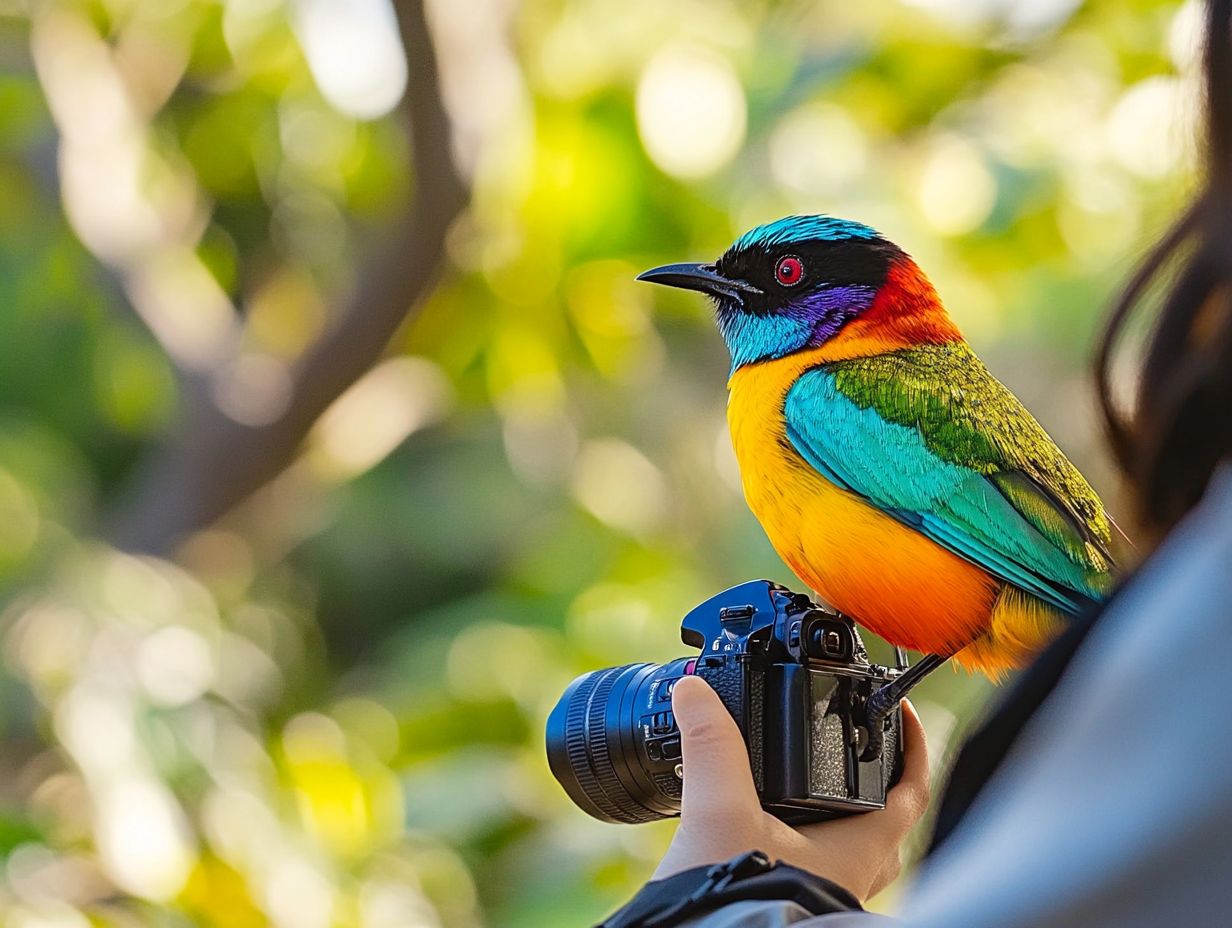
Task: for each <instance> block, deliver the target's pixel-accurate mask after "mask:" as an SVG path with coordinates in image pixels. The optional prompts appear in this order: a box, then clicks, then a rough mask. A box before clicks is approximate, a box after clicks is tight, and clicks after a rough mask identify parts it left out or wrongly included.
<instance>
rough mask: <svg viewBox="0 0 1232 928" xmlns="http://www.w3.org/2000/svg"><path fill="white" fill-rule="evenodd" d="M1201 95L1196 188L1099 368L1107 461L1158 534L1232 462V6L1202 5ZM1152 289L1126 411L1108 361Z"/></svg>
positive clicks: (1123, 305) (1101, 354)
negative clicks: (1200, 168)
mask: <svg viewBox="0 0 1232 928" xmlns="http://www.w3.org/2000/svg"><path fill="white" fill-rule="evenodd" d="M1205 92H1206V139H1205V156H1204V157H1205V164H1204V169H1205V172H1204V173H1205V176H1204V179H1203V183H1202V187H1201V189H1200V191H1199V192H1198V194H1197V195H1196V196H1195V198H1194V201H1193V203H1192V204H1191V205H1190V206H1189V208H1188V209H1187V210H1186V211H1185V212H1184V214H1183V215H1182V216H1181V218H1180V219H1179V220H1178V221H1177V222H1176V224H1175V225H1174V226H1173V227H1172V229H1171V230H1170V231H1169V232H1168V234H1167V235H1166V236H1165V237H1164V238H1163V240H1162V241H1161V242H1160V243H1159V244H1158V245H1156V246H1155V248H1154V250H1153V251H1152V252H1151V253H1150V254H1149V255H1148V256H1147V258H1146V260H1145V261H1143V263H1142V265H1141V267H1139V268H1138V270H1137V272H1136V273H1135V274H1134V275H1133V277H1132V278H1131V279H1130V281H1129V283H1128V285H1127V286H1126V287H1125V291H1124V293H1123V294H1122V295H1121V297H1120V299H1119V301H1118V302H1117V304H1116V306H1115V308H1114V309H1113V312H1112V315H1111V317H1110V318H1109V320H1108V324H1107V327H1106V329H1105V331H1104V334H1103V338H1102V340H1101V342H1100V345H1099V350H1098V353H1097V356H1096V360H1095V370H1096V376H1097V378H1098V386H1099V398H1100V403H1101V405H1102V407H1103V414H1104V421H1105V423H1106V426H1107V430H1108V435H1109V438H1110V441H1111V443H1112V449H1113V453H1114V454H1115V456H1116V458H1117V461H1118V463H1119V464H1120V465H1121V468H1122V470H1123V471H1124V472H1125V474H1126V476H1127V477H1128V478H1129V480H1130V482H1131V484H1132V485H1133V488H1134V490H1135V491H1136V496H1137V501H1138V505H1139V508H1140V512H1139V516H1140V518H1141V519H1142V521H1143V522H1144V523H1145V526H1146V527H1148V528H1151V529H1154V530H1157V531H1161V532H1162V531H1165V530H1167V529H1169V528H1171V527H1172V526H1173V525H1175V524H1176V522H1177V521H1179V520H1180V518H1181V517H1182V516H1184V515H1185V513H1186V512H1188V511H1189V510H1190V509H1191V508H1192V507H1193V506H1194V504H1195V503H1197V502H1198V500H1199V499H1200V498H1201V496H1202V494H1203V492H1204V491H1205V489H1206V486H1207V483H1208V482H1209V481H1210V478H1211V474H1212V473H1213V472H1214V470H1215V468H1216V466H1217V465H1218V464H1219V462H1220V461H1221V460H1223V459H1224V458H1227V457H1228V456H1229V455H1230V454H1232V0H1209V2H1208V6H1207V17H1206V53H1205ZM1156 284H1163V285H1164V287H1165V293H1164V295H1163V297H1162V299H1161V301H1160V302H1161V308H1160V311H1159V315H1158V317H1157V318H1156V320H1155V322H1154V326H1153V330H1152V332H1151V335H1150V337H1149V340H1148V342H1147V346H1146V349H1145V353H1144V357H1143V360H1142V367H1141V379H1140V381H1139V383H1138V386H1137V397H1136V401H1135V403H1134V406H1133V409H1132V411H1131V412H1129V413H1128V414H1127V413H1125V412H1123V411H1122V410H1120V409H1118V408H1117V404H1116V401H1115V399H1114V397H1113V395H1112V384H1111V375H1110V366H1111V358H1112V355H1113V351H1114V349H1115V347H1116V345H1117V343H1118V341H1119V339H1120V337H1121V335H1122V333H1123V331H1124V329H1125V326H1126V322H1127V321H1128V319H1129V317H1130V315H1131V314H1132V311H1133V310H1134V308H1135V307H1136V306H1138V305H1139V304H1140V303H1142V302H1143V301H1144V298H1145V296H1146V293H1147V291H1148V290H1150V289H1151V288H1152V286H1153V285H1156Z"/></svg>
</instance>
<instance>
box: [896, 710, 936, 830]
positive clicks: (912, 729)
mask: <svg viewBox="0 0 1232 928" xmlns="http://www.w3.org/2000/svg"><path fill="white" fill-rule="evenodd" d="M902 707H903V774H902V776H901V777H900V778H899V780H898V782H897V783H896V784H895V785H894V788H893V789H891V790H890V792H889V795H887V796H886V808H887V809H893V810H895V811H898V812H901V813H906V814H907V815H908V816H910V818H911V821H912V822H914V821H915V819H917V818H919V817H920V816H921V815H922V814H923V813H924V809H925V808H926V807H927V806H928V798H929V776H928V740H927V737H926V736H925V734H924V726H923V724H921V722H920V716H919V714H918V713H917V712H916V711H915V706H913V705H912V704H911V703H910V702H909V701H908V700H906V699H904V700H903V702H902Z"/></svg>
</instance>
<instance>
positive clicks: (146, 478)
mask: <svg viewBox="0 0 1232 928" xmlns="http://www.w3.org/2000/svg"><path fill="white" fill-rule="evenodd" d="M395 9H396V10H397V15H398V23H399V30H400V33H401V36H402V42H403V45H404V47H405V50H406V55H407V62H408V68H409V74H408V81H407V90H406V94H405V96H404V98H403V101H402V104H401V110H402V114H403V117H404V118H405V119H406V120H407V121H408V123H409V126H410V130H411V134H412V151H413V156H412V158H413V164H412V167H413V172H414V187H413V204H412V207H411V209H409V210H408V211H407V212H406V213H405V214H404V215H403V216H401V217H400V218H399V219H398V220H397V221H396V222H395V223H394V225H393V227H392V228H390V229H389V230H388V231H387V232H386V233H385V234H384V236H383V240H382V244H381V245H380V246H379V247H378V251H377V254H376V255H374V260H373V261H372V262H371V264H370V266H369V267H368V269H367V270H366V272H364V273H363V274H361V276H360V280H359V283H358V285H357V286H356V287H355V288H354V292H353V293H352V294H351V296H350V298H349V299H348V301H347V303H346V305H345V306H343V307H342V308H341V309H340V311H339V312H337V313H336V314H334V316H333V321H332V324H331V325H329V326H328V327H327V328H326V329H325V331H323V332H322V334H321V335H320V337H319V338H318V339H317V340H316V342H315V343H313V344H312V345H310V346H309V347H308V348H307V349H306V350H305V351H304V353H303V354H302V355H301V357H300V358H299V360H298V361H297V362H296V364H295V365H294V367H293V368H292V371H291V386H290V393H289V398H288V400H287V402H286V404H285V407H284V409H283V411H282V413H281V414H280V415H278V416H277V418H275V419H274V420H273V421H271V422H269V423H267V424H262V425H255V426H253V425H245V424H243V423H240V422H237V421H236V420H235V419H233V418H231V417H230V416H228V415H227V414H226V413H225V412H224V411H223V410H222V409H221V408H220V406H219V404H218V402H217V401H216V399H215V398H214V395H213V394H214V391H213V389H212V383H211V378H209V377H202V378H194V379H193V380H191V381H186V384H187V386H186V391H185V396H184V398H183V411H182V415H181V416H180V418H179V422H178V425H177V426H176V427H175V428H174V431H173V432H172V434H171V435H170V436H169V438H168V440H167V442H166V443H165V444H164V445H163V446H162V447H160V448H159V449H158V450H157V451H156V452H155V453H154V454H153V456H152V457H151V459H150V460H149V461H148V462H147V463H146V464H145V465H144V466H142V467H139V468H138V471H137V473H136V475H135V479H134V481H133V489H132V491H131V492H130V494H129V495H128V496H127V497H126V498H125V499H124V500H123V502H122V505H121V506H120V508H119V509H118V510H117V511H116V513H115V514H114V516H113V518H112V519H111V524H110V531H109V532H108V535H109V537H110V540H111V541H113V542H114V543H115V544H117V545H119V546H120V547H123V548H126V549H129V550H135V551H144V552H148V553H155V554H167V553H170V552H171V551H172V549H173V548H174V546H175V545H176V543H177V542H178V541H179V540H180V539H182V538H184V537H185V536H187V535H188V534H190V533H192V532H194V531H196V530H199V529H201V528H204V527H206V526H208V525H210V524H212V523H213V522H214V521H215V520H217V519H218V518H219V517H220V516H222V515H224V514H225V513H226V512H228V511H229V510H231V509H232V508H233V507H235V506H236V505H237V504H239V503H240V502H242V501H243V500H244V499H246V498H247V497H248V496H249V495H250V494H252V493H253V492H254V491H255V490H257V489H258V488H260V487H261V486H263V485H264V484H265V483H267V482H268V481H269V480H271V479H272V478H274V477H276V476H277V475H278V474H279V473H280V472H281V471H282V470H283V469H284V468H285V467H286V466H287V465H288V464H289V463H290V462H291V460H292V459H293V458H294V456H295V454H296V452H297V451H298V449H299V447H300V445H301V444H302V442H303V440H304V437H305V436H306V435H307V433H308V431H309V429H310V428H311V427H312V425H313V423H314V422H316V420H317V418H318V417H319V416H320V415H321V413H322V412H324V411H325V409H326V407H328V406H329V404H330V403H331V402H332V401H333V400H334V399H335V398H337V397H338V396H339V395H340V394H341V393H342V392H343V391H344V390H345V389H346V388H347V387H349V386H350V385H351V384H352V383H354V382H355V381H356V380H357V379H358V378H359V377H360V376H361V375H363V374H364V373H365V372H366V371H367V370H368V369H369V368H370V367H371V366H372V365H373V364H374V363H375V362H376V361H377V360H378V359H379V358H380V356H381V353H382V352H383V351H384V349H385V346H386V345H387V344H388V343H389V341H390V339H391V338H392V337H393V335H394V333H395V332H396V331H397V329H398V328H399V326H400V325H401V324H402V322H403V321H404V320H405V319H406V318H407V316H408V315H409V314H410V312H411V310H412V307H413V306H414V304H415V303H416V302H417V301H419V300H420V299H421V298H422V297H423V296H424V295H425V294H426V293H427V292H428V291H429V290H430V288H431V286H432V284H433V283H434V282H435V280H436V277H437V273H438V271H439V269H440V266H441V263H442V259H443V257H444V251H445V236H446V233H447V232H448V229H449V227H450V225H451V224H452V222H453V221H454V219H455V218H456V217H457V216H458V215H459V213H461V211H462V209H463V208H464V207H465V205H466V202H467V194H468V192H467V189H466V186H465V185H464V184H463V182H462V180H461V178H460V177H459V174H458V172H457V169H456V167H455V165H454V162H453V159H452V157H451V154H450V126H449V119H448V116H447V114H446V112H445V108H444V104H443V102H442V99H441V88H440V80H439V77H438V69H437V63H436V53H435V49H434V48H433V45H432V40H431V35H430V33H429V30H428V24H427V21H426V19H425V16H424V9H423V4H422V2H413V0H398V2H396V3H395Z"/></svg>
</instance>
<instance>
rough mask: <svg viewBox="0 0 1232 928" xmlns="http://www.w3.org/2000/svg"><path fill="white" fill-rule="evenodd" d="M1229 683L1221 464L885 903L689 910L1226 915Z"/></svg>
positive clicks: (1081, 921) (1132, 923) (750, 925)
mask: <svg viewBox="0 0 1232 928" xmlns="http://www.w3.org/2000/svg"><path fill="white" fill-rule="evenodd" d="M1230 695H1232V466H1225V467H1224V468H1223V469H1222V470H1221V471H1220V473H1219V474H1218V475H1217V476H1216V479H1215V480H1214V481H1213V482H1212V484H1211V487H1210V489H1209V490H1208V492H1207V495H1206V497H1205V499H1204V500H1203V502H1202V504H1201V506H1200V507H1199V508H1198V509H1197V510H1196V511H1195V512H1194V513H1192V514H1191V515H1190V516H1189V517H1188V518H1187V519H1186V520H1185V522H1184V523H1183V524H1182V525H1181V526H1180V527H1179V528H1178V529H1177V530H1176V531H1175V532H1174V533H1173V534H1172V535H1171V536H1170V538H1169V539H1168V541H1167V542H1166V543H1165V544H1164V546H1163V547H1162V548H1161V549H1160V551H1159V552H1158V553H1157V554H1156V556H1155V557H1153V558H1152V559H1151V562H1150V564H1149V565H1148V566H1147V567H1146V568H1145V569H1144V570H1143V571H1141V572H1140V574H1139V575H1138V576H1137V577H1135V578H1134V580H1133V581H1132V583H1131V584H1130V586H1129V587H1128V588H1127V589H1126V590H1125V591H1124V593H1123V594H1122V595H1121V596H1119V597H1118V598H1117V600H1116V601H1115V602H1114V603H1113V604H1112V605H1111V606H1110V607H1109V608H1108V611H1107V612H1106V613H1105V614H1104V616H1102V617H1101V619H1100V621H1099V622H1098V623H1097V624H1096V625H1095V627H1094V628H1093V629H1092V631H1091V632H1090V634H1089V635H1088V636H1087V638H1086V640H1085V641H1084V642H1083V644H1082V645H1081V647H1080V649H1079V650H1078V652H1077V653H1076V654H1075V655H1074V657H1073V660H1072V662H1071V663H1070V665H1069V667H1068V669H1067V670H1066V672H1065V675H1064V676H1063V677H1062V678H1061V681H1060V682H1059V684H1058V685H1057V687H1056V689H1055V690H1054V691H1053V692H1052V693H1051V694H1050V695H1049V696H1048V698H1047V699H1046V700H1045V701H1044V703H1043V704H1042V705H1041V706H1040V708H1039V710H1038V711H1037V712H1036V713H1035V715H1034V716H1032V718H1031V719H1030V720H1029V721H1028V722H1027V724H1026V727H1025V728H1024V729H1023V731H1022V733H1021V735H1020V737H1019V738H1018V740H1017V741H1016V742H1015V744H1014V746H1013V747H1012V748H1011V750H1010V753H1009V754H1008V755H1007V756H1006V758H1005V761H1004V763H1003V764H1002V765H1001V767H1000V768H999V770H998V772H997V773H996V774H995V775H994V777H993V778H992V780H991V781H990V782H989V783H988V784H987V786H986V787H985V788H984V790H983V791H982V792H981V793H980V795H979V796H978V797H977V798H976V800H975V803H974V804H973V805H972V807H971V808H970V810H969V811H968V813H967V815H966V817H965V818H964V819H963V820H962V822H961V823H960V824H959V825H958V827H957V829H956V830H955V831H954V832H953V834H952V835H951V836H950V837H949V838H948V839H947V840H946V842H945V843H944V844H942V845H941V847H940V849H939V850H938V851H937V852H936V853H935V854H934V855H932V856H931V857H929V858H928V859H927V860H926V861H925V862H924V864H923V865H922V866H921V867H920V869H919V870H918V871H917V873H916V874H915V877H914V880H913V883H912V885H911V887H910V889H909V891H908V893H907V894H906V897H905V899H904V901H903V904H902V906H901V908H900V911H899V913H898V915H897V916H896V918H895V919H893V920H891V919H887V918H885V917H883V916H878V915H872V914H865V913H843V914H835V915H822V916H817V917H809V916H808V914H807V913H806V912H805V911H804V910H803V909H801V908H800V907H798V906H796V905H794V904H791V903H779V902H742V903H737V904H734V905H729V906H727V907H725V908H723V909H720V910H718V911H716V912H713V913H711V914H709V915H707V916H705V917H703V918H699V919H697V920H695V921H693V922H690V923H689V924H690V925H691V926H694V928H779V926H783V925H796V926H798V928H864V926H869V928H872V926H876V925H886V926H892V925H894V924H896V923H898V924H901V925H902V926H904V928H907V926H909V928H976V926H979V928H993V926H995V928H1020V926H1021V928H1028V926H1029V928H1044V926H1048V928H1104V926H1109V928H1111V926H1116V928H1159V926H1171V925H1232V721H1230V719H1229V716H1230V715H1232V708H1229V707H1228V706H1227V703H1228V701H1229V696H1230ZM823 876H824V874H823Z"/></svg>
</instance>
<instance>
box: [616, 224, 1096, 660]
mask: <svg viewBox="0 0 1232 928" xmlns="http://www.w3.org/2000/svg"><path fill="white" fill-rule="evenodd" d="M639 279H642V280H648V281H652V282H654V283H659V284H666V285H668V286H672V287H682V288H685V289H689V290H699V291H701V292H703V293H706V294H708V295H709V296H710V297H712V298H713V300H714V303H715V310H716V316H717V320H718V326H719V331H720V332H721V333H722V335H723V338H724V340H725V341H726V342H727V347H728V349H729V351H730V353H731V360H732V364H731V377H730V379H729V380H728V388H729V390H730V400H729V403H728V412H727V418H728V423H729V425H730V427H731V435H732V443H733V445H734V447H735V451H736V458H737V460H738V461H739V464H740V472H741V477H742V480H743V484H744V492H745V498H746V499H747V500H748V504H749V506H750V508H751V509H752V510H753V513H754V514H755V515H756V516H757V518H758V520H759V521H760V522H761V524H762V526H763V527H764V528H765V530H766V533H767V535H768V536H769V538H770V541H771V543H772V544H773V545H774V548H775V550H777V551H778V553H779V555H780V556H781V557H782V558H783V560H784V561H786V562H787V564H788V565H789V566H790V567H791V569H792V570H793V571H794V572H795V573H796V575H797V576H799V577H800V579H801V580H803V581H804V582H805V583H807V584H808V585H809V586H810V587H811V588H812V589H813V590H815V591H816V592H817V593H818V594H819V595H820V596H821V597H822V598H823V599H825V600H826V601H827V602H829V603H830V604H831V605H833V606H835V607H836V608H838V609H839V610H841V611H842V612H845V613H847V614H848V615H849V616H851V617H852V618H854V619H855V620H856V621H858V622H859V623H860V624H862V625H864V626H866V627H867V628H869V629H870V630H872V631H873V632H875V633H877V634H878V635H880V636H881V637H883V638H885V639H886V640H887V641H889V642H890V643H891V644H896V645H900V646H902V647H906V648H912V649H915V650H917V651H922V652H925V653H926V654H929V655H937V656H939V657H948V656H951V655H953V657H954V660H955V661H956V662H957V663H960V664H962V665H963V666H965V667H967V668H969V669H973V670H979V671H983V672H984V673H986V674H988V675H989V676H992V677H994V678H995V677H996V676H998V675H999V674H1000V673H1001V672H1002V671H1004V670H1006V669H1007V668H1010V667H1015V666H1018V665H1020V664H1022V663H1023V662H1024V661H1025V660H1026V659H1027V658H1028V657H1029V656H1030V655H1031V654H1033V653H1034V652H1035V651H1037V650H1038V649H1039V648H1040V647H1041V645H1043V644H1044V643H1045V642H1046V641H1047V640H1048V639H1049V638H1050V637H1051V636H1052V635H1053V634H1054V633H1055V632H1056V631H1057V630H1058V629H1059V628H1060V627H1061V625H1062V624H1063V622H1064V620H1065V617H1066V616H1067V615H1073V614H1074V613H1077V612H1078V611H1080V610H1082V609H1083V608H1085V607H1086V606H1087V605H1089V604H1091V603H1092V602H1094V601H1098V600H1100V599H1101V598H1103V597H1104V596H1105V595H1106V594H1107V592H1108V590H1109V588H1110V586H1111V580H1112V570H1113V560H1112V556H1111V555H1110V553H1109V546H1110V542H1111V539H1110V533H1109V520H1108V517H1107V515H1106V513H1105V511H1104V507H1103V504H1102V503H1101V502H1100V499H1099V497H1098V496H1097V495H1096V494H1095V491H1094V490H1092V489H1091V487H1090V485H1089V484H1088V483H1087V481H1086V480H1085V479H1083V476H1082V474H1080V473H1079V472H1078V470H1077V468H1075V467H1074V465H1073V464H1071V463H1070V462H1069V460H1068V459H1067V458H1066V457H1065V455H1064V454H1062V453H1061V451H1060V450H1059V449H1058V448H1057V446H1056V445H1055V444H1054V443H1053V441H1052V439H1051V438H1049V436H1048V435H1047V433H1046V432H1045V431H1044V430H1043V428H1041V427H1040V425H1039V423H1038V422H1036V421H1035V419H1034V418H1032V416H1031V414H1030V413H1028V412H1027V410H1026V409H1024V408H1023V406H1022V404H1021V403H1019V402H1018V400H1017V399H1016V398H1015V397H1014V395H1013V394H1012V393H1010V391H1009V390H1007V389H1006V388H1005V387H1004V386H1003V385H1002V384H1001V383H1000V382H999V381H997V380H996V379H995V378H994V377H993V376H992V374H990V373H989V371H988V369H987V368H986V367H985V366H984V365H983V363H982V362H981V361H980V359H979V358H977V357H976V356H975V354H974V353H973V352H972V350H971V348H970V347H968V345H967V343H966V342H965V341H964V340H963V337H962V335H961V333H960V332H959V331H958V329H957V328H956V327H955V325H954V323H953V322H952V321H951V320H950V317H949V315H948V314H947V313H946V311H945V308H944V307H943V306H942V304H941V301H940V299H939V298H938V296H937V293H936V291H935V290H934V289H933V287H932V285H931V284H930V283H929V282H928V279H927V278H926V277H925V276H924V274H923V272H921V270H920V269H919V267H918V266H917V265H916V264H915V262H914V261H913V260H912V259H911V258H910V257H909V256H908V255H907V254H906V253H904V252H903V251H902V250H901V249H900V248H898V247H897V246H896V245H894V244H893V243H891V242H889V241H887V240H886V239H884V238H882V237H881V236H880V235H879V234H878V233H877V232H875V231H874V230H873V229H871V228H869V227H868V226H865V225H862V224H860V223H858V222H850V221H847V220H843V219H835V218H831V217H828V216H791V217H788V218H786V219H781V220H779V221H778V222H772V223H770V224H768V225H764V226H760V227H759V228H756V229H754V230H753V231H751V232H749V233H747V234H746V235H744V236H742V237H741V238H740V239H738V240H737V241H736V243H735V244H734V245H732V246H731V248H730V249H728V251H727V252H726V253H725V254H724V255H723V256H722V257H721V258H719V260H718V261H716V262H715V263H714V264H673V265H667V266H664V267H659V268H655V269H654V270H650V271H647V272H646V273H644V274H642V275H641V277H640V278H639Z"/></svg>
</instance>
